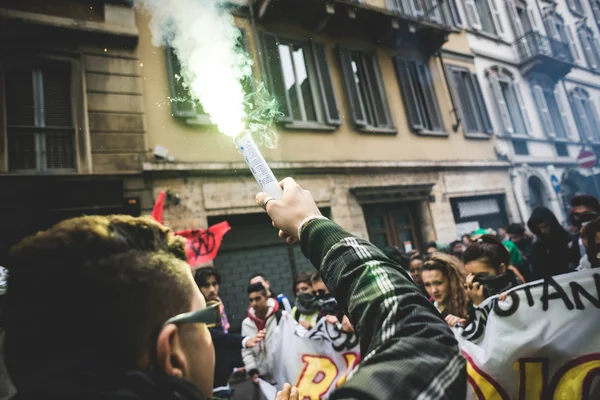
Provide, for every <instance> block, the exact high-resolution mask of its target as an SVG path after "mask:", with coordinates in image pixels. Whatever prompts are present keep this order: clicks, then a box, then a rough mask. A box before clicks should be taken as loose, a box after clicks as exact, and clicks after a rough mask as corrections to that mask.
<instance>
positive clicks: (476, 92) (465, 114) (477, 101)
mask: <svg viewBox="0 0 600 400" xmlns="http://www.w3.org/2000/svg"><path fill="white" fill-rule="evenodd" d="M449 69H450V75H451V80H452V89H453V93H454V97H455V99H456V100H457V103H458V108H459V111H460V115H461V120H462V123H463V127H464V131H465V133H466V134H469V133H471V134H473V133H474V134H482V133H483V134H487V135H491V134H492V133H493V132H494V130H493V128H492V123H491V122H490V117H489V114H488V110H487V108H486V106H485V102H484V100H483V94H482V93H481V87H480V86H479V81H478V80H477V75H475V74H474V73H471V72H470V71H468V70H466V69H462V68H456V67H450V68H449Z"/></svg>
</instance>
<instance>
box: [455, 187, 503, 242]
mask: <svg viewBox="0 0 600 400" xmlns="http://www.w3.org/2000/svg"><path fill="white" fill-rule="evenodd" d="M505 204H506V197H505V196H504V195H492V196H476V197H458V198H451V199H450V206H451V207H452V214H453V216H454V222H455V223H456V231H457V234H458V236H460V235H462V234H465V233H466V234H469V235H470V234H471V233H472V232H473V231H474V230H476V229H478V228H480V227H481V228H492V229H498V228H499V227H501V226H506V225H507V224H508V218H507V215H506V207H505Z"/></svg>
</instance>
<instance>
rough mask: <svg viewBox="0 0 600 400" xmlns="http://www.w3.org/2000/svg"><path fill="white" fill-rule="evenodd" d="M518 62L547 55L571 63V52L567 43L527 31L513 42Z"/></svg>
mask: <svg viewBox="0 0 600 400" xmlns="http://www.w3.org/2000/svg"><path fill="white" fill-rule="evenodd" d="M515 46H516V48H517V54H518V56H519V60H520V62H525V61H527V60H529V59H531V58H533V57H537V56H547V57H551V58H554V59H556V60H560V61H564V62H568V63H573V62H574V60H573V54H572V53H571V48H570V47H569V45H568V43H565V42H562V41H560V40H556V39H551V38H549V37H546V36H543V35H540V34H539V33H537V32H528V33H526V34H525V35H523V36H521V37H520V38H519V39H517V41H516V42H515Z"/></svg>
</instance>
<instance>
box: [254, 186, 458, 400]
mask: <svg viewBox="0 0 600 400" xmlns="http://www.w3.org/2000/svg"><path fill="white" fill-rule="evenodd" d="M282 186H283V188H284V193H283V198H282V200H269V199H268V197H266V195H264V194H259V195H258V196H257V202H258V203H259V204H261V205H262V204H265V200H267V201H266V209H267V212H268V214H269V216H270V217H271V219H272V220H273V222H274V225H275V226H276V227H277V228H279V229H280V230H281V231H280V233H279V236H280V237H282V238H284V239H285V240H286V241H287V242H288V243H293V242H294V241H296V240H298V237H299V236H300V237H301V244H302V251H303V252H304V254H305V255H306V256H307V257H308V258H309V259H310V260H311V262H312V264H313V265H314V266H315V267H316V268H317V269H319V270H320V271H321V273H322V275H323V278H324V282H325V283H326V285H327V286H328V288H329V289H330V290H331V291H332V292H333V293H334V294H335V297H336V299H337V300H338V302H339V304H340V306H341V307H343V309H344V310H345V311H348V315H349V317H350V320H351V322H352V324H353V325H354V326H355V327H356V331H357V333H358V335H359V338H360V343H361V354H362V362H361V364H360V366H359V368H358V370H357V371H356V372H355V373H354V374H353V376H352V378H351V379H349V380H348V381H347V382H346V383H345V384H344V385H343V386H342V387H341V388H340V389H338V390H337V391H335V392H334V393H333V394H332V395H331V396H330V399H398V398H406V399H464V398H465V394H466V369H465V360H464V359H463V357H462V356H461V355H460V352H459V349H458V345H457V343H456V341H455V339H454V336H453V334H452V332H451V331H450V329H449V328H448V326H447V325H446V323H445V322H444V321H443V320H442V319H441V318H440V317H439V315H438V313H437V311H436V310H435V309H434V307H433V306H432V305H431V304H429V302H428V301H427V299H425V297H424V296H423V295H422V294H420V293H419V291H418V288H417V287H416V286H415V284H414V283H413V281H412V279H411V278H410V277H409V276H408V274H407V273H406V272H405V271H404V270H402V269H401V268H399V267H398V266H397V265H395V264H394V263H393V262H392V261H390V260H389V259H388V258H387V257H385V255H384V254H383V253H382V252H381V251H379V250H378V249H377V248H376V247H375V246H373V245H372V244H370V243H369V242H366V241H364V240H361V239H358V238H356V237H354V236H352V235H351V234H349V233H348V232H346V231H345V230H344V229H342V228H341V227H339V226H338V225H337V224H335V223H333V222H331V221H329V220H326V219H320V218H322V217H320V215H321V213H320V212H319V210H318V208H317V206H316V204H315V203H314V201H313V199H312V196H311V195H310V193H309V192H307V191H305V190H303V189H302V188H300V186H298V185H297V184H296V183H295V181H294V180H293V179H290V178H287V179H285V180H284V181H283V182H282ZM319 217H320V218H319Z"/></svg>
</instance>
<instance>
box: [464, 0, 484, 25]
mask: <svg viewBox="0 0 600 400" xmlns="http://www.w3.org/2000/svg"><path fill="white" fill-rule="evenodd" d="M463 5H464V7H465V14H466V16H467V22H468V24H469V25H470V26H471V28H473V29H476V30H478V31H480V30H481V19H480V18H479V12H477V7H476V6H475V0H464V3H463Z"/></svg>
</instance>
